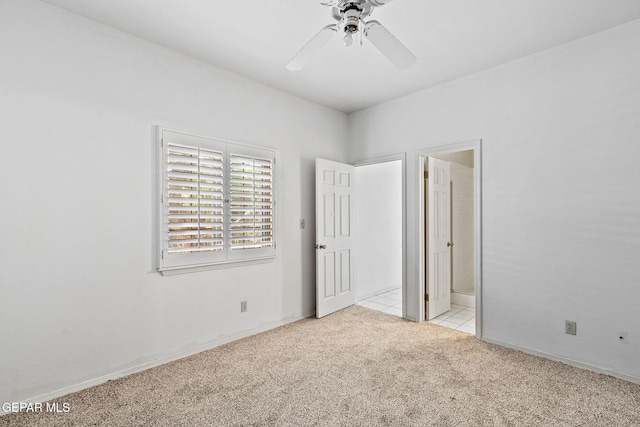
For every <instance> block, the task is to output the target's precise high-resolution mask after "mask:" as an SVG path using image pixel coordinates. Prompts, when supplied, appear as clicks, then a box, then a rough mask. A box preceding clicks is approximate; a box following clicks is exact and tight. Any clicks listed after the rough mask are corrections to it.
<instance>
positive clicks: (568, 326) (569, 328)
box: [564, 320, 578, 335]
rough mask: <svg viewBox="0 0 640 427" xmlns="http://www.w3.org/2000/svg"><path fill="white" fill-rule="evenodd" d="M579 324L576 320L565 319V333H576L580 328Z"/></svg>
mask: <svg viewBox="0 0 640 427" xmlns="http://www.w3.org/2000/svg"><path fill="white" fill-rule="evenodd" d="M577 328H578V325H577V324H576V322H573V321H571V320H565V321H564V333H565V334H569V335H576V334H577V332H578V330H577Z"/></svg>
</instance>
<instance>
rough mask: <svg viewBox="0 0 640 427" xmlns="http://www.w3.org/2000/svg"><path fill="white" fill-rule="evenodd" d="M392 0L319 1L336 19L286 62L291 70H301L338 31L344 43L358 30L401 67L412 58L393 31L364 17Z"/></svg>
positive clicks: (414, 58)
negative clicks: (327, 7) (329, 9)
mask: <svg viewBox="0 0 640 427" xmlns="http://www.w3.org/2000/svg"><path fill="white" fill-rule="evenodd" d="M391 1H392V0H326V1H324V2H322V3H321V4H322V5H324V6H329V7H331V16H332V17H333V19H335V20H336V21H338V22H337V23H335V24H331V25H327V26H326V27H324V28H323V29H321V30H320V31H319V32H318V33H317V34H316V35H315V36H313V38H312V39H311V40H309V42H308V43H307V44H306V45H305V46H304V47H303V48H302V49H301V50H300V52H298V53H297V54H296V55H295V56H294V57H293V59H291V61H290V62H289V63H288V64H287V69H289V70H291V71H298V70H301V69H302V68H303V67H304V66H305V65H306V64H307V63H308V62H309V61H310V60H311V58H312V57H313V56H314V55H315V54H316V53H318V51H319V50H320V49H321V48H322V47H323V46H324V45H325V44H327V42H328V41H329V40H331V38H332V37H333V36H334V35H335V34H336V33H338V32H340V33H341V34H344V37H343V39H342V40H343V42H344V44H345V46H351V44H353V39H354V36H357V35H358V33H360V43H362V35H363V34H364V36H365V37H366V38H367V39H368V40H369V41H371V43H373V45H374V46H375V47H376V48H377V49H378V50H379V51H380V52H381V53H382V54H383V55H384V56H385V57H386V58H387V59H388V60H389V61H390V62H391V63H392V64H393V65H395V66H396V67H397V68H398V69H400V70H404V69H405V68H409V67H410V66H411V65H413V63H414V62H416V56H415V55H414V54H413V53H411V51H410V50H409V49H407V48H406V47H405V45H403V44H402V43H401V42H400V41H399V40H398V39H397V38H395V37H394V35H393V34H391V33H390V32H389V30H387V29H386V28H385V27H384V26H382V24H380V23H379V22H378V21H374V20H372V21H365V18H367V17H369V15H371V12H373V9H374V8H376V7H378V6H384V5H385V4H388V3H391Z"/></svg>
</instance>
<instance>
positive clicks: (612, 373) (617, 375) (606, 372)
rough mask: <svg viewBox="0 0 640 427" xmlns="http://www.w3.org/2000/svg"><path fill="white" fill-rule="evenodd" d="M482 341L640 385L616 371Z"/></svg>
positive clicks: (536, 351) (496, 342) (530, 350)
mask: <svg viewBox="0 0 640 427" xmlns="http://www.w3.org/2000/svg"><path fill="white" fill-rule="evenodd" d="M482 341H484V342H488V343H490V344H495V345H499V346H500V347H506V348H510V349H512V350H518V351H521V352H523V353H526V354H530V355H532V356H538V357H542V358H543V359H549V360H554V361H556V362H560V363H564V364H565V365H569V366H573V367H575V368H581V369H586V370H587V371H592V372H596V373H598V374H603V375H609V376H611V377H615V378H618V379H621V380H624V381H628V382H630V383H635V384H640V378H638V377H634V376H632V375H626V374H621V373H619V372H616V371H610V370H608V369H603V368H600V367H598V366H594V365H590V364H588V363H583V362H578V361H577V360H573V359H569V358H566V357H564V356H558V355H556V354H551V353H545V352H543V351H538V350H532V349H530V348H526V347H520V346H517V345H513V344H508V343H504V342H502V341H498V340H492V339H490V338H486V337H482Z"/></svg>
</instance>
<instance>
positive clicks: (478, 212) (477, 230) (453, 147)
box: [403, 139, 482, 339]
mask: <svg viewBox="0 0 640 427" xmlns="http://www.w3.org/2000/svg"><path fill="white" fill-rule="evenodd" d="M466 150H474V168H473V180H474V183H473V185H474V195H473V211H474V238H475V260H474V261H475V273H474V275H475V281H476V283H475V286H476V338H478V339H482V140H480V139H477V140H472V141H465V142H459V143H455V144H447V145H440V146H437V147H431V148H425V149H422V150H417V151H416V152H415V153H416V161H417V162H418V164H417V165H416V171H417V176H416V177H415V179H416V181H415V182H417V183H418V185H417V187H416V188H417V192H416V194H414V197H415V198H416V199H415V200H418V203H417V206H416V209H417V212H416V218H418V240H419V244H418V280H419V282H418V286H417V289H418V292H419V294H418V295H412V296H411V297H413V298H419V301H420V304H419V306H420V313H419V316H420V317H419V319H420V321H422V320H424V313H425V307H424V294H425V274H424V272H425V246H426V244H425V238H424V236H425V229H424V215H425V212H424V158H425V157H429V156H435V155H437V154H445V153H453V152H457V151H466ZM403 313H404V303H403Z"/></svg>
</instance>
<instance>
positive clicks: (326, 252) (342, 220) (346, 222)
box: [316, 159, 356, 317]
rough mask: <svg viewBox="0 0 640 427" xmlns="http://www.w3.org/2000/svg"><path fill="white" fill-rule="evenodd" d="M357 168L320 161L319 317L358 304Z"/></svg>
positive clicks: (318, 227) (317, 166) (318, 195)
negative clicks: (355, 233) (356, 252)
mask: <svg viewBox="0 0 640 427" xmlns="http://www.w3.org/2000/svg"><path fill="white" fill-rule="evenodd" d="M354 184H355V183H354V167H353V166H350V165H347V164H343V163H338V162H332V161H330V160H324V159H316V317H323V316H326V315H327V314H331V313H333V312H335V311H338V310H341V309H343V308H345V307H348V306H351V305H353V304H355V302H356V289H355V265H354V262H355V259H356V258H355V253H354V248H355V236H354V231H355V227H354V224H353V219H354V218H355V209H354V199H355V185H354Z"/></svg>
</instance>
